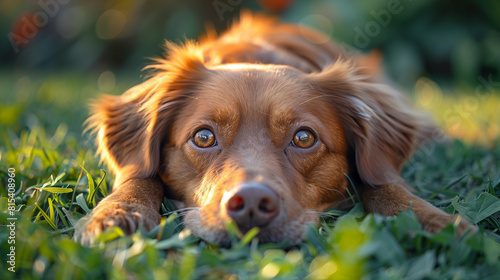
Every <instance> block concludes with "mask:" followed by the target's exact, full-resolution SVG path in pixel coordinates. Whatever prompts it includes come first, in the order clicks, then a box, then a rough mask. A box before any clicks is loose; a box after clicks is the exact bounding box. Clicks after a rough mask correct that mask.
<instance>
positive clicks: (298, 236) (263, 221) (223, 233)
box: [174, 182, 319, 246]
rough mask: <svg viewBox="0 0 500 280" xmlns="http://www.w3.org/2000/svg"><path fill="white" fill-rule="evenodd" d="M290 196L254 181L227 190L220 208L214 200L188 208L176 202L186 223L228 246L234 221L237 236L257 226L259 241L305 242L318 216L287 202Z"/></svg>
mask: <svg viewBox="0 0 500 280" xmlns="http://www.w3.org/2000/svg"><path fill="white" fill-rule="evenodd" d="M287 199H289V198H288V197H286V198H285V197H283V196H282V195H281V194H278V193H277V192H276V191H274V190H273V189H271V188H270V187H268V186H266V185H265V184H262V183H254V182H252V183H242V184H241V185H240V186H238V187H236V188H233V189H232V190H230V191H227V192H224V194H223V195H222V197H221V199H220V202H219V203H217V207H214V205H215V203H214V204H210V205H209V206H207V207H185V205H184V203H182V202H180V201H174V204H175V205H176V206H177V207H178V209H180V211H181V212H180V213H181V214H180V216H182V218H183V223H184V226H185V227H186V228H188V229H189V230H190V231H191V233H192V234H193V235H195V236H198V237H200V238H201V239H203V240H205V241H207V242H209V243H215V244H219V245H222V246H229V245H230V244H231V238H230V236H229V235H230V234H228V230H230V228H228V223H232V224H233V225H236V227H237V229H238V232H237V236H238V237H242V236H244V235H245V234H247V233H248V232H249V231H251V230H252V229H254V228H258V233H257V234H256V235H255V237H256V238H257V239H258V241H259V243H269V242H272V243H280V242H288V244H289V245H295V244H298V243H300V242H302V241H303V239H304V235H305V231H306V228H307V226H308V225H309V224H317V222H318V221H319V216H318V215H317V214H316V213H314V212H313V211H304V210H303V209H302V208H301V207H300V206H299V205H298V203H290V201H288V203H286V202H287ZM252 232H253V234H255V232H254V231H252Z"/></svg>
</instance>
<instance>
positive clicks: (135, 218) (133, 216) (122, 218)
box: [74, 202, 161, 246]
mask: <svg viewBox="0 0 500 280" xmlns="http://www.w3.org/2000/svg"><path fill="white" fill-rule="evenodd" d="M160 219H161V216H160V214H159V212H158V211H154V210H153V209H152V208H151V207H148V206H145V205H142V204H130V203H120V202H116V203H115V202H109V203H105V204H102V205H99V206H98V207H96V208H95V209H94V210H93V212H92V213H91V214H89V215H88V216H86V217H84V218H82V219H81V220H80V221H79V222H78V223H77V225H76V226H75V235H74V239H75V241H77V242H80V243H81V244H83V245H86V246H89V245H92V244H94V243H95V241H96V238H97V237H98V236H99V235H100V234H101V233H103V232H104V231H105V230H106V229H108V228H111V227H119V228H121V229H122V230H123V232H124V233H125V234H132V233H134V232H136V231H137V229H139V227H141V226H142V227H144V228H146V229H147V230H151V229H152V228H154V227H155V226H156V225H157V224H158V223H159V222H160Z"/></svg>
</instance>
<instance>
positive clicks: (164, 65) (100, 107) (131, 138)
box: [88, 43, 205, 181]
mask: <svg viewBox="0 0 500 280" xmlns="http://www.w3.org/2000/svg"><path fill="white" fill-rule="evenodd" d="M167 47H168V49H169V53H168V55H167V57H166V58H165V59H157V60H156V62H157V63H156V64H153V65H151V66H149V67H147V68H152V69H153V73H152V76H151V77H150V78H149V79H148V80H147V81H145V82H143V83H142V84H140V85H137V86H135V87H133V88H131V89H129V90H128V91H127V92H125V93H124V94H123V95H121V96H111V95H106V96H103V97H101V98H100V99H98V100H97V101H95V102H94V104H93V105H92V109H93V111H92V116H91V117H90V118H89V120H88V124H89V125H88V128H90V129H93V130H94V132H96V133H97V142H98V153H100V154H101V159H102V160H103V161H105V162H106V163H107V164H108V165H109V166H110V167H111V168H112V169H113V170H114V171H115V172H116V173H117V176H119V177H120V179H122V180H123V179H128V178H147V177H150V176H152V175H154V174H155V172H156V171H157V169H158V167H159V161H160V152H161V151H160V146H161V142H162V141H163V140H164V139H167V135H166V134H167V132H168V128H169V126H170V125H171V124H170V122H171V121H172V120H173V118H174V115H175V113H176V112H177V110H178V109H179V108H180V107H182V104H183V102H184V101H185V100H186V99H187V98H188V96H189V94H190V91H189V90H188V88H189V87H190V86H193V85H194V84H195V82H196V81H198V80H200V78H201V75H202V73H203V71H202V70H203V69H205V67H204V65H203V58H202V54H201V52H200V51H199V49H198V47H197V46H196V45H194V44H192V43H187V44H186V45H184V46H177V45H174V44H168V43H167ZM117 181H119V179H118V178H117Z"/></svg>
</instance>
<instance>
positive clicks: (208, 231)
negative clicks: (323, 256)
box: [184, 213, 319, 247]
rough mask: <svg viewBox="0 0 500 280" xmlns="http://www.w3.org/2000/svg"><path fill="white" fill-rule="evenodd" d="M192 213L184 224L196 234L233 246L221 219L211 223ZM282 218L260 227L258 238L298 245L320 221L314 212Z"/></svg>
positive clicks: (223, 244) (216, 242) (205, 238)
mask: <svg viewBox="0 0 500 280" xmlns="http://www.w3.org/2000/svg"><path fill="white" fill-rule="evenodd" d="M190 214H192V215H189V214H188V215H186V216H185V217H184V224H185V225H186V228H188V229H189V230H190V231H191V233H192V234H193V235H194V236H197V237H200V238H201V239H203V240H204V241H206V242H208V243H212V244H218V245H221V246H223V247H230V246H231V238H230V237H229V235H228V233H227V231H226V229H225V226H224V224H223V223H221V222H220V221H219V222H216V223H213V224H209V223H208V222H203V221H201V219H200V218H199V217H195V215H193V214H194V213H190ZM281 218H282V219H278V220H277V221H273V222H272V223H271V224H269V225H268V226H266V227H262V228H259V232H258V234H257V235H256V239H257V240H258V242H259V243H260V244H264V243H282V242H285V243H286V244H287V246H294V245H297V244H299V243H301V242H302V241H304V238H305V235H306V230H307V227H308V226H309V225H317V224H318V222H319V216H317V215H316V214H313V213H308V214H303V215H301V217H300V218H299V219H295V220H287V219H284V218H283V217H281ZM221 220H223V219H221ZM247 232H248V230H241V231H240V233H241V235H240V237H241V236H243V235H245V234H246V233H247Z"/></svg>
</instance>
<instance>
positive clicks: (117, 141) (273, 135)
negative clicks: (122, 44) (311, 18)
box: [91, 44, 418, 243]
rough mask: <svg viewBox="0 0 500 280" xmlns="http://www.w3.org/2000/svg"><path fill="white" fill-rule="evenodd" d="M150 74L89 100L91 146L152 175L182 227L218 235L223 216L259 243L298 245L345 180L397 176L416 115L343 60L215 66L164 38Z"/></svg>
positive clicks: (221, 238)
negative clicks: (175, 204) (181, 211)
mask: <svg viewBox="0 0 500 280" xmlns="http://www.w3.org/2000/svg"><path fill="white" fill-rule="evenodd" d="M152 67H153V68H155V70H156V71H155V72H154V74H153V76H152V77H151V78H150V79H149V80H148V81H146V82H144V83H143V84H141V85H139V86H137V87H134V88H132V89H130V90H129V91H128V92H127V93H125V94H124V95H122V96H118V97H114V96H113V97H110V96H108V97H105V98H103V99H101V100H100V101H99V102H98V103H97V104H96V105H95V108H94V109H95V112H94V116H93V117H92V119H91V123H92V124H93V125H94V126H95V127H96V128H97V129H98V131H99V132H98V135H99V149H100V152H101V154H102V155H103V158H104V159H105V160H106V162H107V163H109V164H110V165H111V166H112V167H113V168H114V169H115V171H116V172H117V175H118V178H117V184H115V186H116V187H119V182H120V181H123V180H125V179H127V178H147V177H152V176H159V177H160V178H161V179H162V181H163V182H164V183H165V185H166V189H167V194H168V196H169V197H170V198H172V199H174V200H177V201H180V202H182V204H183V205H184V207H186V208H185V215H184V222H185V225H186V227H188V228H190V229H191V231H192V232H193V233H194V234H195V235H198V236H200V237H202V238H203V239H205V240H207V241H209V242H215V243H226V242H228V237H227V234H226V233H225V227H224V225H225V223H226V222H227V221H229V220H231V219H232V220H234V221H235V222H236V223H237V224H238V226H239V228H240V230H242V231H247V230H249V229H250V228H252V227H254V226H258V227H260V228H261V229H260V233H259V235H258V237H259V238H260V240H261V241H271V242H278V241H282V240H285V239H289V240H290V241H291V242H292V243H297V242H299V241H300V240H301V239H302V237H303V235H304V232H305V228H306V225H307V224H309V223H317V222H318V221H319V213H320V212H322V211H324V210H326V209H328V208H329V207H332V206H334V205H338V204H339V203H342V202H343V201H345V200H348V199H349V198H348V196H349V193H354V192H352V189H351V192H349V191H348V189H349V188H351V187H352V186H351V184H350V181H349V179H348V177H349V178H350V179H351V180H352V182H354V183H355V184H359V185H363V186H371V187H376V186H378V185H382V184H387V183H391V182H392V181H394V180H399V179H400V177H399V175H398V174H399V171H400V168H401V166H402V164H403V163H404V161H405V160H406V159H407V157H408V156H409V154H410V153H411V151H412V149H413V146H414V142H415V140H414V138H415V131H416V129H417V127H418V124H417V123H415V120H416V119H418V118H416V117H415V116H413V115H412V114H414V113H413V111H412V110H411V109H410V108H409V107H408V106H407V105H406V103H405V102H404V101H403V100H402V97H401V96H400V95H398V94H396V93H395V92H393V91H392V90H390V89H388V88H384V87H382V86H380V85H378V84H376V83H374V82H372V81H371V80H370V79H369V78H367V77H366V76H365V75H363V73H362V72H361V71H360V70H359V69H357V68H356V67H355V66H354V65H353V64H352V63H350V62H347V61H345V62H342V61H337V62H336V63H334V64H331V65H329V66H327V67H324V68H323V69H322V70H320V71H312V72H309V73H308V72H304V71H300V70H297V69H296V68H293V67H290V66H285V65H259V64H248V63H241V64H240V63H234V64H214V63H209V62H207V58H206V57H205V56H204V53H203V52H202V51H201V50H200V48H199V47H198V46H196V45H194V44H187V45H185V46H170V55H169V56H168V57H167V58H166V59H164V60H159V61H158V63H157V64H155V65H154V66H152Z"/></svg>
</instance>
